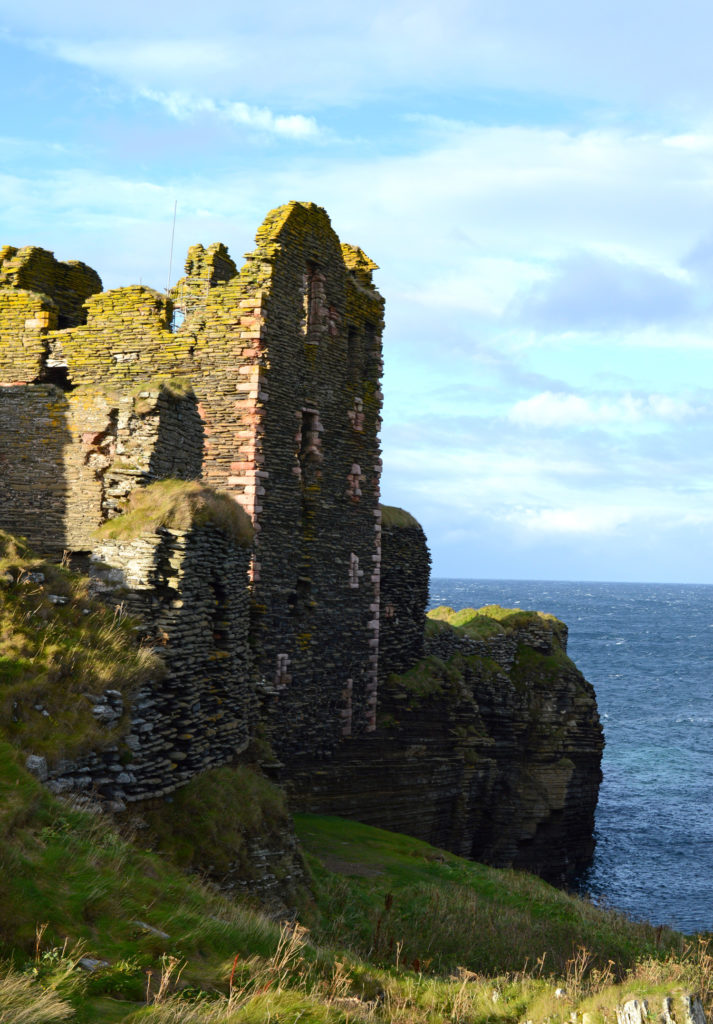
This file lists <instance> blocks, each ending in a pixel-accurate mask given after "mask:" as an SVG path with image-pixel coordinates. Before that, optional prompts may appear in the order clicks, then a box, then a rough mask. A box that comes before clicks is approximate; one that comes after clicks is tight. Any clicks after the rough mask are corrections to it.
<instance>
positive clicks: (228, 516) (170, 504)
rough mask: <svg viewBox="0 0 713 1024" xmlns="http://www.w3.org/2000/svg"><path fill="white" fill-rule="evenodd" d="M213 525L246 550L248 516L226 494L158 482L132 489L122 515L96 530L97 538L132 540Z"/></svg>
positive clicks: (196, 484) (191, 483)
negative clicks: (162, 529) (158, 532)
mask: <svg viewBox="0 0 713 1024" xmlns="http://www.w3.org/2000/svg"><path fill="white" fill-rule="evenodd" d="M204 523H213V525H215V526H217V527H218V528H219V529H221V530H223V531H224V533H226V534H227V535H228V536H230V537H232V538H233V540H234V541H235V543H236V544H240V545H243V546H249V545H250V544H251V543H252V539H253V528H252V523H251V521H250V517H249V516H248V514H247V513H246V512H245V511H244V510H243V509H242V508H241V507H240V505H238V503H237V502H236V501H234V499H233V498H231V497H230V495H228V494H223V493H222V492H220V491H215V490H213V489H212V488H211V487H207V486H206V485H205V484H201V483H199V482H198V481H197V480H189V481H186V480H159V481H157V482H156V483H153V484H150V485H149V486H148V487H139V488H136V489H135V490H134V491H133V493H132V495H131V497H130V499H129V506H128V509H127V511H126V512H125V513H124V515H121V516H117V517H116V518H115V519H110V520H109V521H108V522H107V523H104V524H103V525H102V526H100V527H99V530H98V535H99V536H100V537H107V538H112V539H116V540H133V539H135V538H136V537H140V536H141V535H142V534H145V533H149V532H153V531H155V530H158V529H159V528H160V527H162V526H166V527H168V528H169V529H174V530H190V529H191V527H193V526H196V525H202V524H204Z"/></svg>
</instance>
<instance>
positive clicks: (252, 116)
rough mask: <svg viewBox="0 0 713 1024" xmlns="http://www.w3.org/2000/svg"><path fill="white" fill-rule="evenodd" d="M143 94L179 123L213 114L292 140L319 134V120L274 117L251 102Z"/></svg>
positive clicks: (150, 92)
mask: <svg viewBox="0 0 713 1024" xmlns="http://www.w3.org/2000/svg"><path fill="white" fill-rule="evenodd" d="M140 95H141V96H143V97H144V98H145V99H149V100H152V101H153V102H155V103H158V104H160V105H161V106H162V107H164V109H165V110H167V111H168V113H169V114H171V116H172V117H176V118H178V119H179V120H183V119H187V118H192V117H197V116H200V115H209V116H213V117H217V118H220V119H221V120H224V121H232V122H233V123H234V124H241V125H245V126H246V127H248V128H254V129H256V130H258V131H264V132H269V133H272V134H274V135H281V136H283V137H285V138H290V139H310V138H314V137H316V136H317V135H318V134H319V127H318V125H317V122H316V121H315V119H314V118H313V117H305V116H303V115H302V114H273V112H272V111H271V110H268V109H267V108H266V107H251V106H250V105H249V104H247V103H240V102H237V101H232V102H227V101H217V100H212V99H208V98H205V97H203V98H198V97H192V96H188V95H187V94H186V93H181V92H170V93H163V92H156V91H155V90H153V89H142V90H140Z"/></svg>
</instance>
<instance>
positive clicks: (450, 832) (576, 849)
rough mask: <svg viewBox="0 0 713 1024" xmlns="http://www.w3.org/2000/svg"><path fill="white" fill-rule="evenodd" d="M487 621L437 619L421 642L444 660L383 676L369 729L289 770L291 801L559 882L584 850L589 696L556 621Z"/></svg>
mask: <svg viewBox="0 0 713 1024" xmlns="http://www.w3.org/2000/svg"><path fill="white" fill-rule="evenodd" d="M473 614H475V613H473ZM482 618H483V620H484V624H485V625H486V629H485V632H486V633H487V632H490V634H491V635H490V636H487V635H486V636H484V637H481V638H474V637H472V636H467V635H466V634H465V633H464V632H463V631H462V630H459V629H457V628H452V627H449V626H447V625H446V624H439V627H440V628H439V629H438V632H437V633H436V634H435V636H432V637H431V638H430V639H429V640H427V647H430V648H431V650H437V651H439V652H440V653H441V654H442V655H443V656H441V657H439V656H438V655H437V654H435V653H432V654H430V655H429V656H428V657H427V658H426V659H425V660H423V661H422V662H421V663H419V664H418V665H416V666H415V667H413V668H412V669H411V670H410V671H409V672H406V673H404V674H402V675H392V676H390V677H389V678H388V680H386V682H385V683H384V684H383V685H382V687H381V697H380V704H379V720H378V728H377V731H376V733H375V734H374V735H373V736H370V737H369V738H368V739H367V740H364V741H363V742H362V743H360V744H359V745H357V744H355V743H346V744H344V745H343V746H342V747H341V748H340V750H339V751H338V752H337V754H336V756H335V757H334V758H333V759H332V761H331V763H330V764H329V766H328V767H324V768H323V769H322V770H320V769H317V770H315V767H314V766H311V767H310V769H309V784H308V782H307V779H306V778H303V777H301V776H300V775H297V776H296V777H295V778H294V779H293V781H292V783H291V791H292V793H293V798H294V801H295V806H296V807H298V808H299V809H300V810H305V811H309V812H311V813H324V814H339V815H342V816H344V817H353V818H356V819H358V820H359V821H363V822H365V823H366V824H369V825H376V826H378V827H381V828H386V829H389V830H393V831H397V832H405V833H407V834H409V835H413V836H416V837H417V838H419V839H425V840H427V841H428V842H430V843H433V844H434V845H436V846H441V847H444V848H445V849H448V850H452V851H453V852H454V853H458V854H460V855H463V856H467V857H471V858H474V859H476V860H480V861H485V862H486V863H490V864H493V865H496V866H512V867H516V868H521V869H526V870H528V871H533V872H535V873H537V874H540V875H542V876H543V877H544V878H547V879H548V880H550V881H555V882H562V881H564V880H566V879H567V878H569V877H571V876H573V875H574V874H575V873H576V872H577V871H578V870H579V869H580V868H581V867H583V866H584V865H586V863H587V862H588V861H589V859H590V857H591V854H592V850H593V839H592V829H593V816H594V808H595V806H596V800H597V792H598V787H599V782H600V779H601V772H600V760H601V752H602V747H603V738H602V729H601V725H600V723H599V717H598V714H597V707H596V700H595V695H594V690H593V688H592V686H591V685H590V684H589V683H588V682H587V681H586V680H585V679H584V677H583V676H582V674H581V673H580V672H579V671H578V670H577V668H576V667H575V665H574V664H573V663H572V662H571V661H570V660H569V658H568V657H567V655H566V630H565V628H564V626H563V624H562V623H560V622H558V621H557V620H555V619H552V618H549V617H545V616H540V615H537V614H536V613H518V612H515V613H513V614H512V615H511V616H509V617H508V616H506V617H505V619H504V623H498V622H497V621H495V620H492V619H490V618H489V617H488V616H482ZM508 618H509V619H510V621H508Z"/></svg>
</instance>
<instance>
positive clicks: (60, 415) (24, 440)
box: [0, 384, 72, 557]
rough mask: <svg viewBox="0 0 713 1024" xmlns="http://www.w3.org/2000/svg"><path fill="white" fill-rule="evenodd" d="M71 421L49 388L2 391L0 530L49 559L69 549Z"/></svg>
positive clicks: (61, 397)
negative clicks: (13, 534) (20, 538)
mask: <svg viewBox="0 0 713 1024" xmlns="http://www.w3.org/2000/svg"><path fill="white" fill-rule="evenodd" d="M69 420H70V410H69V404H68V401H67V396H66V394H65V393H64V392H63V391H62V390H61V389H60V388H58V387H55V386H54V385H52V384H19V385H15V386H11V387H0V527H2V529H4V530H7V531H8V532H10V533H15V534H19V535H21V536H24V537H26V538H27V539H28V541H29V542H30V545H31V546H32V547H33V548H35V550H37V551H38V552H39V553H41V554H43V555H47V556H50V557H58V556H61V555H62V552H63V551H64V550H65V548H66V547H67V532H66V516H67V497H68V483H67V477H66V470H65V461H66V450H67V448H68V447H69V446H70V445H71V444H72V434H71V430H70V427H69Z"/></svg>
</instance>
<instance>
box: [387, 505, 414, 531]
mask: <svg viewBox="0 0 713 1024" xmlns="http://www.w3.org/2000/svg"><path fill="white" fill-rule="evenodd" d="M381 525H382V526H387V527H389V526H400V527H405V528H411V529H413V528H415V529H417V530H420V529H421V524H420V523H419V521H418V520H417V519H414V517H413V516H412V515H411V513H410V512H406V511H405V510H404V509H402V508H397V507H396V506H395V505H382V506H381Z"/></svg>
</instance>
